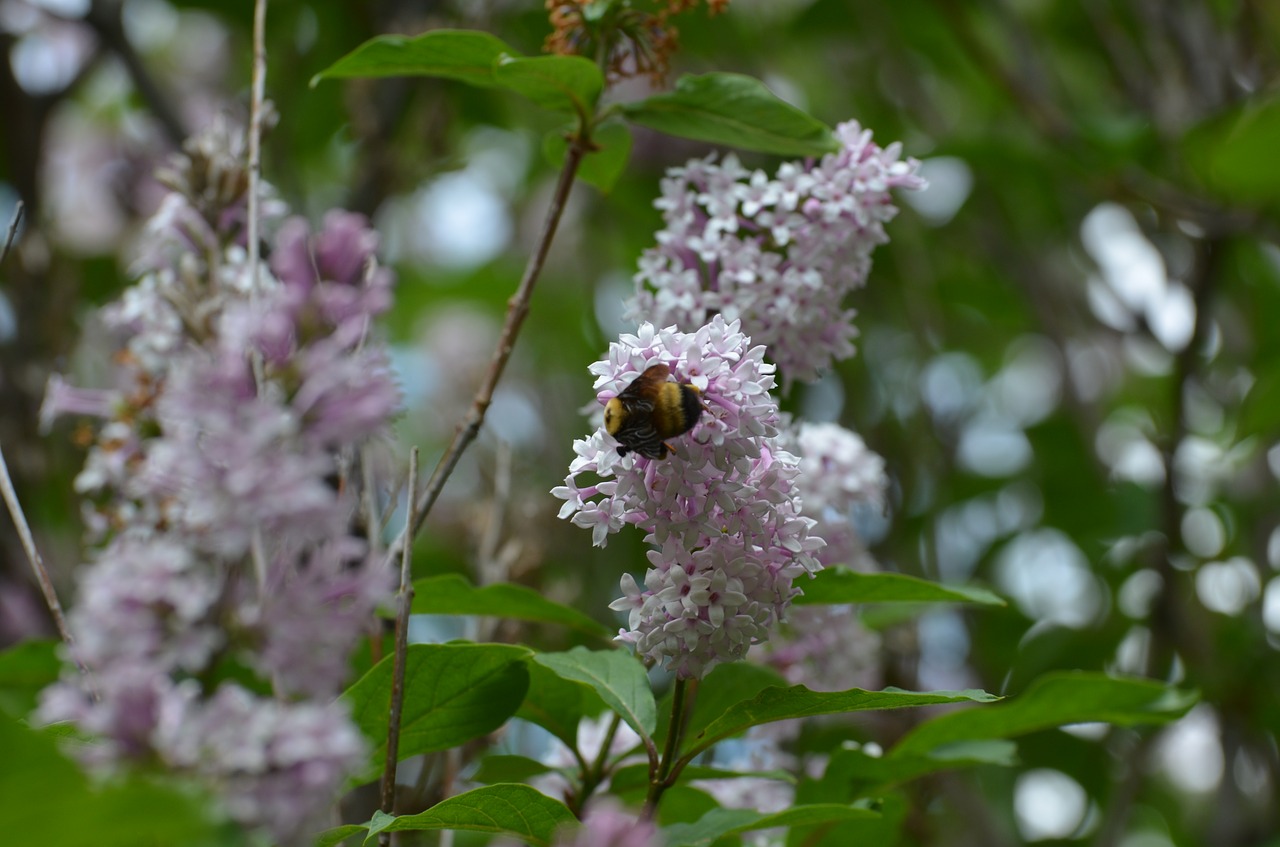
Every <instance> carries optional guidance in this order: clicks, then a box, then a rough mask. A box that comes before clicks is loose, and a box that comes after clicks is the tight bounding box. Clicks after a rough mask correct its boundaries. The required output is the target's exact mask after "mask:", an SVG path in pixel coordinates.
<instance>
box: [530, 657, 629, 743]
mask: <svg viewBox="0 0 1280 847" xmlns="http://www.w3.org/2000/svg"><path fill="white" fill-rule="evenodd" d="M528 667H529V690H528V692H527V693H526V694H525V698H524V702H523V703H522V704H520V710H519V711H518V712H516V717H518V718H523V719H524V720H527V721H529V722H530V723H535V724H537V725H538V726H540V727H542V728H543V729H545V730H547V731H548V732H550V733H551V734H552V735H554V736H555V737H556V738H559V739H560V740H561V741H563V742H564V743H565V745H567V746H568V747H569V748H570V749H575V748H576V747H577V746H578V724H579V723H580V722H581V721H582V719H583V718H590V717H595V716H596V715H598V714H600V713H601V712H603V711H604V710H605V708H607V707H606V706H605V704H604V700H602V699H600V695H599V694H597V693H596V691H595V689H594V688H592V687H591V686H590V685H588V684H587V683H585V682H574V681H573V680H568V679H565V678H564V677H562V676H560V675H559V674H557V673H556V672H555V671H553V670H551V669H550V668H549V667H546V666H545V665H542V664H539V663H538V662H530V663H529V666H528Z"/></svg>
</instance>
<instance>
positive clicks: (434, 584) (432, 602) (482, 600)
mask: <svg viewBox="0 0 1280 847" xmlns="http://www.w3.org/2000/svg"><path fill="white" fill-rule="evenodd" d="M413 613H414V614H415V615H491V616H493V617H496V618H511V619H513V620H519V621H534V622H537V623H554V624H560V625H561V626H567V627H570V628H571V629H576V630H578V631H579V632H582V633H584V634H586V635H590V636H593V637H595V638H601V639H607V638H609V637H611V636H612V635H613V633H612V631H610V630H609V628H608V627H606V626H605V625H604V624H602V623H600V622H599V621H596V620H594V619H593V618H591V617H589V616H587V615H584V614H583V613H582V612H579V611H578V610H577V609H573V608H570V607H568V606H562V605H561V604H559V603H557V602H555V601H554V600H548V599H547V598H546V597H544V596H542V595H541V594H539V593H538V592H536V591H534V590H533V589H531V588H527V587H525V586H523V585H514V584H512V583H509V582H499V583H495V584H493V585H486V586H483V587H481V588H477V587H476V586H474V585H472V584H471V583H470V582H468V581H467V580H466V578H465V577H463V576H461V575H459V574H445V575H443V576H429V577H425V578H423V579H419V580H415V581H414V583H413Z"/></svg>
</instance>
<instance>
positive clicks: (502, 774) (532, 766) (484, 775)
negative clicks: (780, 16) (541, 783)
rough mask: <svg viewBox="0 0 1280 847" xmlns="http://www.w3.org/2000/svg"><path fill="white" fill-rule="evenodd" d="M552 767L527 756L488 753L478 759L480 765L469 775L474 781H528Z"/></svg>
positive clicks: (550, 769)
mask: <svg viewBox="0 0 1280 847" xmlns="http://www.w3.org/2000/svg"><path fill="white" fill-rule="evenodd" d="M552 770H554V768H551V767H550V766H548V765H544V764H543V763H542V762H539V761H538V760H537V759H530V758H529V757H528V756H502V755H497V754H490V755H488V756H485V757H484V758H483V759H481V760H480V767H479V768H477V769H476V772H475V773H474V774H472V775H471V779H473V780H475V781H476V782H480V783H486V784H493V783H498V782H528V781H529V780H530V779H533V778H534V777H535V776H541V775H542V774H544V773H550V772H551V771H552Z"/></svg>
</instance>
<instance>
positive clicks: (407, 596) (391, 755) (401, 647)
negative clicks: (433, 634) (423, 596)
mask: <svg viewBox="0 0 1280 847" xmlns="http://www.w3.org/2000/svg"><path fill="white" fill-rule="evenodd" d="M417 491H418V448H417V447H414V448H413V449H412V450H410V451H409V496H408V498H407V499H408V502H409V514H408V516H407V517H406V518H405V521H406V523H412V521H413V517H414V512H415V511H416V510H417V505H416V503H415V500H416V495H417ZM411 550H412V547H411V545H408V544H406V545H405V546H404V550H403V552H402V553H401V556H400V591H399V593H397V594H396V649H395V659H394V660H393V661H394V670H393V671H392V677H391V707H390V711H389V718H388V720H387V760H386V764H385V766H384V767H383V769H382V811H383V812H385V813H387V814H388V815H390V814H394V807H395V799H396V761H397V759H399V756H400V712H401V709H402V708H403V707H404V673H405V671H404V668H405V663H406V660H407V658H408V653H409V610H410V609H411V608H412V607H413V583H412V581H411V580H410V573H409V563H410V561H411V560H412V556H411V554H410V551H411ZM378 844H380V845H382V847H388V845H390V844H391V833H390V832H381V833H379V834H378Z"/></svg>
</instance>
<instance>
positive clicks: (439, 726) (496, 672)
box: [343, 644, 530, 771]
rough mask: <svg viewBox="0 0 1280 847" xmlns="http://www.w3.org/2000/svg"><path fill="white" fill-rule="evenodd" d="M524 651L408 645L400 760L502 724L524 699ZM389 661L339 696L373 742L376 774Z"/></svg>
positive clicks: (384, 732)
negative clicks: (349, 707) (343, 699)
mask: <svg viewBox="0 0 1280 847" xmlns="http://www.w3.org/2000/svg"><path fill="white" fill-rule="evenodd" d="M529 656H530V651H528V650H526V649H524V648H523V647H516V646H513V645H508V644H411V645H410V646H409V653H408V656H407V658H406V664H405V679H404V708H403V711H402V712H401V720H400V748H399V758H400V759H406V758H408V757H409V756H416V755H417V754H419V753H428V752H431V751H433V750H447V749H448V748H450V747H456V746H458V745H459V744H462V743H464V742H466V741H470V740H471V739H472V738H478V737H479V736H481V735H484V734H486V733H489V732H492V731H493V730H495V729H497V728H498V727H500V726H502V724H503V723H505V722H506V720H507V719H508V718H509V717H511V716H512V715H514V714H515V712H516V709H518V708H519V707H520V703H521V702H522V701H523V700H524V695H525V691H526V689H527V688H528V687H529V672H528V670H527V668H526V665H525V662H526V660H527V659H528V658H529ZM394 658H395V657H394V656H388V657H386V658H385V659H383V660H382V661H381V662H379V663H378V664H377V665H376V666H374V668H373V669H372V670H370V671H369V672H368V673H367V674H365V675H364V676H363V677H361V678H360V679H359V680H357V681H356V683H355V684H354V685H353V686H351V688H349V689H348V690H347V692H346V693H345V694H344V695H343V696H344V697H346V698H347V700H348V702H350V703H351V716H352V718H353V719H354V720H355V722H356V725H357V726H359V727H360V729H361V731H363V732H364V734H365V737H366V738H368V739H369V740H370V742H372V744H373V745H374V747H375V749H374V753H373V759H372V765H371V770H374V771H376V770H377V769H379V768H381V767H382V763H383V760H384V759H385V757H386V747H387V718H388V708H389V704H390V702H391V673H392V661H393V659H394Z"/></svg>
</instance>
